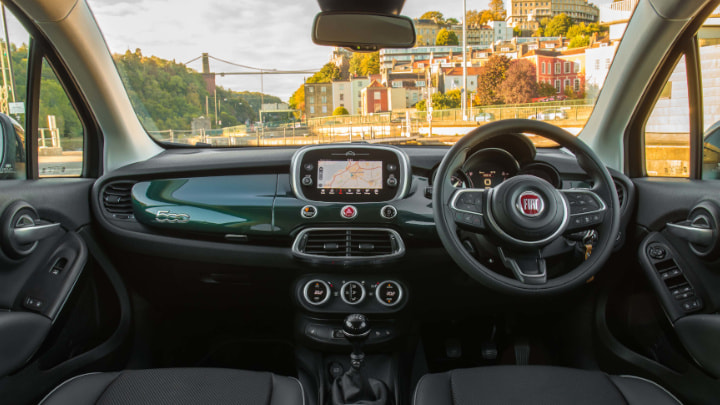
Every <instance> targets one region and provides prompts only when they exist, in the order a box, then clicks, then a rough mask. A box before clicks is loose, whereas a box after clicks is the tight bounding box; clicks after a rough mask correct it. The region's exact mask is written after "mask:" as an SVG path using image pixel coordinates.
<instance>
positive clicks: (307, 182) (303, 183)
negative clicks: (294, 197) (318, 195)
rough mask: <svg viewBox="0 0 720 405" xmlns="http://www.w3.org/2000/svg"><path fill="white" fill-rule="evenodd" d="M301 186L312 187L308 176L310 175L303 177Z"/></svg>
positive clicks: (310, 178) (310, 177)
mask: <svg viewBox="0 0 720 405" xmlns="http://www.w3.org/2000/svg"><path fill="white" fill-rule="evenodd" d="M302 185H303V186H305V187H310V186H312V185H313V179H312V176H310V175H309V174H308V175H307V176H305V177H303V178H302Z"/></svg>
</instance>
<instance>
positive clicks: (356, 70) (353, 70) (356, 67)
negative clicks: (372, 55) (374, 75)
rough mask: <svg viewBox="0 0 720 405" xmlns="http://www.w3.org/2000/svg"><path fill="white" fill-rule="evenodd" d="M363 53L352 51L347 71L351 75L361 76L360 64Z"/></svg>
mask: <svg viewBox="0 0 720 405" xmlns="http://www.w3.org/2000/svg"><path fill="white" fill-rule="evenodd" d="M364 55H365V54H363V53H353V56H352V58H350V63H349V65H348V71H349V72H350V75H351V76H363V73H362V66H361V65H362V61H363V56H364Z"/></svg>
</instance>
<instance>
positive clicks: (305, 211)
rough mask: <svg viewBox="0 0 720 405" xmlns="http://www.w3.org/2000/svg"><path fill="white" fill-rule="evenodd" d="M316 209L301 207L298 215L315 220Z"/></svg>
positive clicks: (310, 206) (309, 206) (308, 206)
mask: <svg viewBox="0 0 720 405" xmlns="http://www.w3.org/2000/svg"><path fill="white" fill-rule="evenodd" d="M317 213H318V211H317V208H315V206H314V205H306V206H304V207H302V210H300V215H302V217H303V218H308V219H309V218H315V217H316V216H317Z"/></svg>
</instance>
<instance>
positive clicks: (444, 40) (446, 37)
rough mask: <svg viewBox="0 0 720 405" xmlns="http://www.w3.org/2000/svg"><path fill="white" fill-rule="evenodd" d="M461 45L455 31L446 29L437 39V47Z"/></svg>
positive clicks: (439, 33)
mask: <svg viewBox="0 0 720 405" xmlns="http://www.w3.org/2000/svg"><path fill="white" fill-rule="evenodd" d="M459 43H460V42H459V41H458V37H457V34H455V33H454V32H453V31H448V30H446V29H445V28H443V29H441V30H440V31H439V32H438V34H437V38H435V45H439V46H442V45H458V44H459Z"/></svg>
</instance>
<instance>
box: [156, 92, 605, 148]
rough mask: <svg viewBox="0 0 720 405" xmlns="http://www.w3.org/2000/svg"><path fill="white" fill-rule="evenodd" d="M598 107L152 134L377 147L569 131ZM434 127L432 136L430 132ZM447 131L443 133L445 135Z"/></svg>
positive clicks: (501, 109) (383, 116)
mask: <svg viewBox="0 0 720 405" xmlns="http://www.w3.org/2000/svg"><path fill="white" fill-rule="evenodd" d="M592 109H593V105H592V104H588V103H587V102H586V101H585V100H566V101H558V102H551V103H533V104H518V105H511V106H508V105H493V106H482V107H477V106H476V107H471V108H469V109H468V119H467V120H463V116H462V111H461V110H460V109H451V110H434V111H433V112H432V114H430V115H428V113H427V112H425V111H416V110H407V111H395V112H392V113H390V112H387V113H379V114H372V115H340V116H330V117H321V118H312V119H308V120H307V126H297V125H293V126H290V127H288V126H283V127H276V128H254V129H250V128H248V127H246V126H245V125H240V126H235V127H228V128H223V129H218V130H195V131H191V130H165V131H152V132H150V134H151V135H153V137H155V139H157V140H160V141H168V142H174V143H185V144H191V145H194V144H198V143H202V144H210V145H213V146H271V145H274V146H281V145H307V144H317V143H332V142H356V141H363V142H378V141H382V140H388V139H398V140H401V139H404V138H408V137H420V138H433V137H447V136H454V135H461V134H464V133H466V132H468V131H469V130H470V129H472V128H473V127H476V126H478V125H483V124H485V123H487V122H491V121H496V120H501V119H510V118H525V119H537V120H543V121H552V122H554V123H555V124H557V125H560V126H564V127H579V128H582V126H584V124H585V121H587V119H588V117H589V116H590V113H591V112H592ZM431 124H432V131H431V130H430V127H431ZM443 129H444V130H443Z"/></svg>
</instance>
